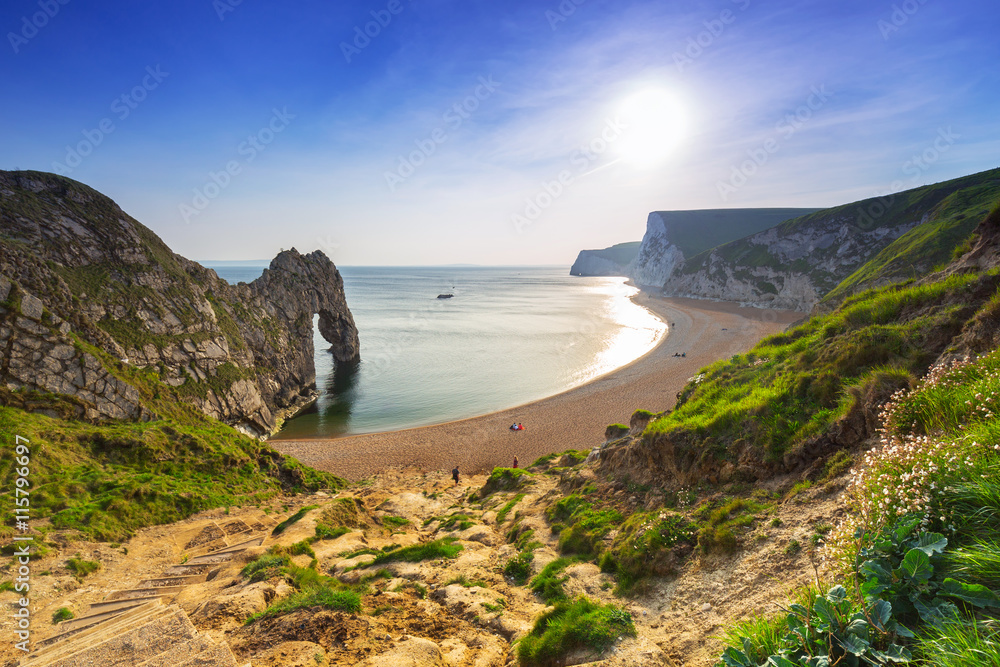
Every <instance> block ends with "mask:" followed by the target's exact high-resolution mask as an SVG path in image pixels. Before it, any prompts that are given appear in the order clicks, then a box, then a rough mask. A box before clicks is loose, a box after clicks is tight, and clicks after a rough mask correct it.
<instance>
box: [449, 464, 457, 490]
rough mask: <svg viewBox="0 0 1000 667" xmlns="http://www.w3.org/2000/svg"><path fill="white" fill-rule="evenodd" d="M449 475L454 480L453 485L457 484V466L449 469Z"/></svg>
mask: <svg viewBox="0 0 1000 667" xmlns="http://www.w3.org/2000/svg"><path fill="white" fill-rule="evenodd" d="M451 477H452V479H454V480H455V486H458V466H455V468H454V469H453V470H452V471H451Z"/></svg>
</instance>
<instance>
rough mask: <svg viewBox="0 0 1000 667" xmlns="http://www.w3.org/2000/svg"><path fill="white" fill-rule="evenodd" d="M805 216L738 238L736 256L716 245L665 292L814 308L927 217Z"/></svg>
mask: <svg viewBox="0 0 1000 667" xmlns="http://www.w3.org/2000/svg"><path fill="white" fill-rule="evenodd" d="M800 220H801V224H798V225H795V226H785V225H781V226H779V227H775V228H772V229H768V230H767V231H764V232H760V233H758V234H754V235H753V236H750V237H747V238H746V239H742V240H741V241H738V242H736V244H738V246H739V247H740V251H741V254H740V256H739V257H738V258H736V259H735V260H734V259H733V258H732V257H731V255H732V253H731V252H730V247H729V246H722V247H721V248H716V249H713V250H711V251H710V252H709V253H708V255H707V256H706V257H703V258H699V259H701V261H700V263H699V264H697V265H695V266H697V269H698V270H697V271H694V272H692V273H688V270H689V268H691V267H685V269H684V270H683V271H681V272H679V273H678V274H676V275H674V276H672V277H671V278H670V280H668V281H667V282H666V283H665V284H664V285H663V292H664V293H666V294H670V295H672V296H683V297H693V298H696V299H719V300H725V301H737V302H740V303H743V304H748V305H749V304H752V305H754V306H757V307H763V308H783V309H788V310H799V311H804V312H805V311H809V310H810V309H811V308H812V307H813V306H814V305H816V303H817V302H818V301H819V300H820V299H821V298H822V297H823V295H824V294H826V293H827V292H828V291H829V290H831V289H833V287H835V286H836V285H837V283H839V282H840V281H841V280H843V279H844V278H846V277H847V276H848V275H850V274H851V273H853V272H854V270H855V269H857V268H858V267H859V266H861V265H862V264H864V263H865V262H866V261H868V260H869V259H871V258H872V257H873V256H874V255H875V254H876V253H878V251H879V250H881V249H882V248H884V247H886V246H887V245H889V244H890V243H891V242H893V241H895V240H896V239H897V238H899V237H900V236H902V235H903V234H905V233H906V232H908V231H910V230H911V229H913V228H914V227H916V226H917V225H918V224H920V222H921V220H920V218H919V217H918V218H917V219H915V220H912V219H911V220H910V221H908V222H904V223H901V224H899V225H895V226H892V227H876V228H874V229H871V230H863V229H860V228H859V227H857V226H856V225H855V221H856V219H855V218H854V217H852V216H847V215H843V216H842V215H821V214H818V215H815V216H809V217H807V218H802V219H800ZM797 222H798V221H797ZM734 245H735V244H734ZM744 258H746V259H744ZM751 258H753V259H751ZM761 258H763V261H762V260H761ZM755 262H757V263H755Z"/></svg>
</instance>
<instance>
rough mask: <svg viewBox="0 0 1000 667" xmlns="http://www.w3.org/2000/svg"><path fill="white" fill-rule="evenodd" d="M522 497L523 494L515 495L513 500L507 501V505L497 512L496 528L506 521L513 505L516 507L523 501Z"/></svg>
mask: <svg viewBox="0 0 1000 667" xmlns="http://www.w3.org/2000/svg"><path fill="white" fill-rule="evenodd" d="M524 495H525V494H523V493H519V494H517V495H516V496H514V497H513V498H511V499H510V500H509V501H507V503H506V504H505V505H504V506H503V507H501V508H500V509H499V510H498V511H497V525H498V526H501V525H503V522H504V521H506V520H507V515H508V514H510V511H511V510H512V509H514V506H515V505H517V504H518V503H519V502H521V501H522V500H523V499H524Z"/></svg>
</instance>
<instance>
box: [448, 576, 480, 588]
mask: <svg viewBox="0 0 1000 667" xmlns="http://www.w3.org/2000/svg"><path fill="white" fill-rule="evenodd" d="M452 584H458V585H459V586H464V587H465V588H489V584H487V583H486V582H485V581H482V580H481V579H475V580H470V579H469V578H468V577H466V576H465V575H464V574H460V575H458V576H457V577H452V578H451V579H449V580H448V581H446V582H445V583H444V585H445V586H451V585H452Z"/></svg>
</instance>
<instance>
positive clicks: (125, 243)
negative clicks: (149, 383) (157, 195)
mask: <svg viewBox="0 0 1000 667" xmlns="http://www.w3.org/2000/svg"><path fill="white" fill-rule="evenodd" d="M0 230H2V231H0V382H2V383H3V384H4V385H5V386H6V388H7V390H8V391H7V393H6V394H4V396H6V397H7V399H8V402H9V400H10V396H11V395H12V394H10V392H11V391H17V390H22V391H31V390H33V391H38V392H50V393H52V394H58V395H61V396H63V397H67V398H68V399H69V401H68V404H69V405H71V406H75V407H74V408H73V411H74V412H75V414H73V415H72V416H75V417H78V418H84V419H87V420H90V421H102V420H118V419H128V420H134V419H149V418H151V417H153V416H154V415H152V414H151V413H150V411H149V410H148V409H147V407H145V405H144V401H143V391H144V390H148V389H144V387H143V386H141V384H142V383H141V382H137V381H136V379H135V378H136V376H135V374H134V373H132V372H130V371H131V370H134V369H143V370H144V371H145V372H146V373H148V374H150V375H151V376H155V377H151V379H156V380H160V381H162V382H163V383H164V384H166V385H168V386H169V387H172V388H173V389H174V390H175V391H176V392H177V395H178V396H177V397H178V398H179V399H181V400H183V401H184V402H186V403H188V404H191V405H193V406H194V407H196V408H197V409H199V410H200V411H202V412H204V413H205V414H207V415H209V416H212V417H215V418H217V419H220V420H221V421H224V422H226V423H228V424H230V425H232V426H234V427H236V428H238V429H240V430H241V431H243V432H245V433H248V434H251V435H255V436H263V435H267V434H270V433H272V432H274V430H276V428H277V426H278V425H279V423H280V420H281V419H282V418H283V417H285V416H287V415H288V414H289V413H291V412H293V411H295V410H297V409H298V408H299V407H301V406H302V405H303V404H305V403H306V402H308V400H309V399H310V398H311V396H312V395H313V394H314V389H315V381H316V372H315V366H314V362H313V354H314V350H313V317H314V316H315V315H318V316H319V328H320V332H321V334H322V335H323V337H324V338H325V339H326V340H327V341H328V342H329V343H330V345H331V348H330V352H331V353H332V354H333V355H334V357H335V358H336V359H337V360H338V361H340V362H348V361H352V360H355V359H357V358H358V356H359V344H358V332H357V327H356V326H355V324H354V318H353V317H352V315H351V312H350V309H349V308H348V307H347V302H346V300H345V298H344V289H343V279H342V278H341V276H340V272H339V271H337V268H336V266H334V264H333V262H331V261H330V259H329V258H328V257H327V256H326V255H324V254H323V253H322V252H320V251H316V252H313V253H310V254H307V255H303V254H301V253H299V252H298V251H296V250H294V249H292V250H289V251H285V252H282V253H281V254H279V255H278V256H277V257H275V258H274V260H273V261H272V262H271V265H270V268H269V269H267V270H266V271H265V272H264V275H262V276H261V277H260V278H259V279H257V280H255V281H254V282H252V283H250V284H246V283H240V284H238V285H230V284H228V283H227V282H226V281H224V280H222V279H220V278H219V277H218V276H217V275H216V274H215V272H214V271H212V270H210V269H207V268H205V267H203V266H201V265H200V264H198V263H196V262H193V261H191V260H188V259H185V258H184V257H181V256H179V255H176V254H174V253H173V252H172V251H171V250H170V249H169V248H168V247H167V246H166V244H164V243H163V241H162V240H160V238H159V237H157V236H156V235H155V234H154V233H153V232H152V231H150V230H149V229H148V228H146V227H145V226H143V225H142V224H140V223H139V222H137V221H136V220H134V219H133V218H132V217H130V216H129V215H128V214H126V213H125V212H123V211H122V210H121V208H119V207H118V205H117V204H115V203H114V202H113V201H112V200H111V199H109V198H108V197H106V196H104V195H102V194H101V193H99V192H97V191H96V190H93V189H92V188H89V187H87V186H86V185H83V184H81V183H78V182H76V181H73V180H71V179H67V178H64V177H61V176H56V175H53V174H47V173H42V172H30V171H22V172H4V171H0ZM160 386H162V385H160ZM152 391H158V390H156V389H154V390H152Z"/></svg>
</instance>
